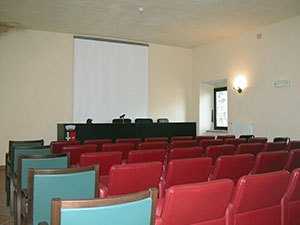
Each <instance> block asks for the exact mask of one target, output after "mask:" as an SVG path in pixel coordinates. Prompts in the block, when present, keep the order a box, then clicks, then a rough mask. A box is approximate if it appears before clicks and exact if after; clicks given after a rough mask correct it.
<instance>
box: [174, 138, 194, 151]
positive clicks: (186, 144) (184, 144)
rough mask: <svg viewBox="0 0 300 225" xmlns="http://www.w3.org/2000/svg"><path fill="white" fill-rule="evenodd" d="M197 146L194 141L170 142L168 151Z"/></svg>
mask: <svg viewBox="0 0 300 225" xmlns="http://www.w3.org/2000/svg"><path fill="white" fill-rule="evenodd" d="M195 146H197V141H196V140H185V141H172V142H171V144H170V149H173V148H187V147H195Z"/></svg>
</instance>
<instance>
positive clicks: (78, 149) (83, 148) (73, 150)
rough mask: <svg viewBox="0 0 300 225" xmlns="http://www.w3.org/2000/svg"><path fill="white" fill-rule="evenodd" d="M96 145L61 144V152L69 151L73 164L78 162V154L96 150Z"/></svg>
mask: <svg viewBox="0 0 300 225" xmlns="http://www.w3.org/2000/svg"><path fill="white" fill-rule="evenodd" d="M96 150H97V145H93V144H88V145H67V146H63V148H62V152H70V154H71V165H75V164H76V163H79V162H80V156H81V154H83V153H89V152H96Z"/></svg>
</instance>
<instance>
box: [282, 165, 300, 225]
mask: <svg viewBox="0 0 300 225" xmlns="http://www.w3.org/2000/svg"><path fill="white" fill-rule="evenodd" d="M282 201H283V204H284V206H283V221H284V222H283V223H282V224H286V225H298V224H300V216H299V212H300V169H299V168H298V169H295V170H294V171H293V173H292V174H291V177H290V181H289V184H288V187H287V190H286V193H285V195H284V199H283V200H282Z"/></svg>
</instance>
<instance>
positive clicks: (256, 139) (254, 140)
mask: <svg viewBox="0 0 300 225" xmlns="http://www.w3.org/2000/svg"><path fill="white" fill-rule="evenodd" d="M267 141H268V138H266V137H254V138H249V139H248V143H262V144H265V143H267Z"/></svg>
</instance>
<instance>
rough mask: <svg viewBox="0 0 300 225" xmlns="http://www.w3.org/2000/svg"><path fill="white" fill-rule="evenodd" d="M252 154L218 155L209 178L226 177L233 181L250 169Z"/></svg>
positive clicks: (246, 173)
mask: <svg viewBox="0 0 300 225" xmlns="http://www.w3.org/2000/svg"><path fill="white" fill-rule="evenodd" d="M253 160H254V155H252V154H242V155H223V156H220V157H218V159H217V161H216V165H215V168H214V172H213V174H212V176H211V177H210V179H211V180H217V179H223V178H228V179H231V180H232V181H233V182H234V183H236V182H237V180H238V179H239V178H240V177H242V176H245V175H248V174H249V172H250V171H251V169H252V165H253Z"/></svg>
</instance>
